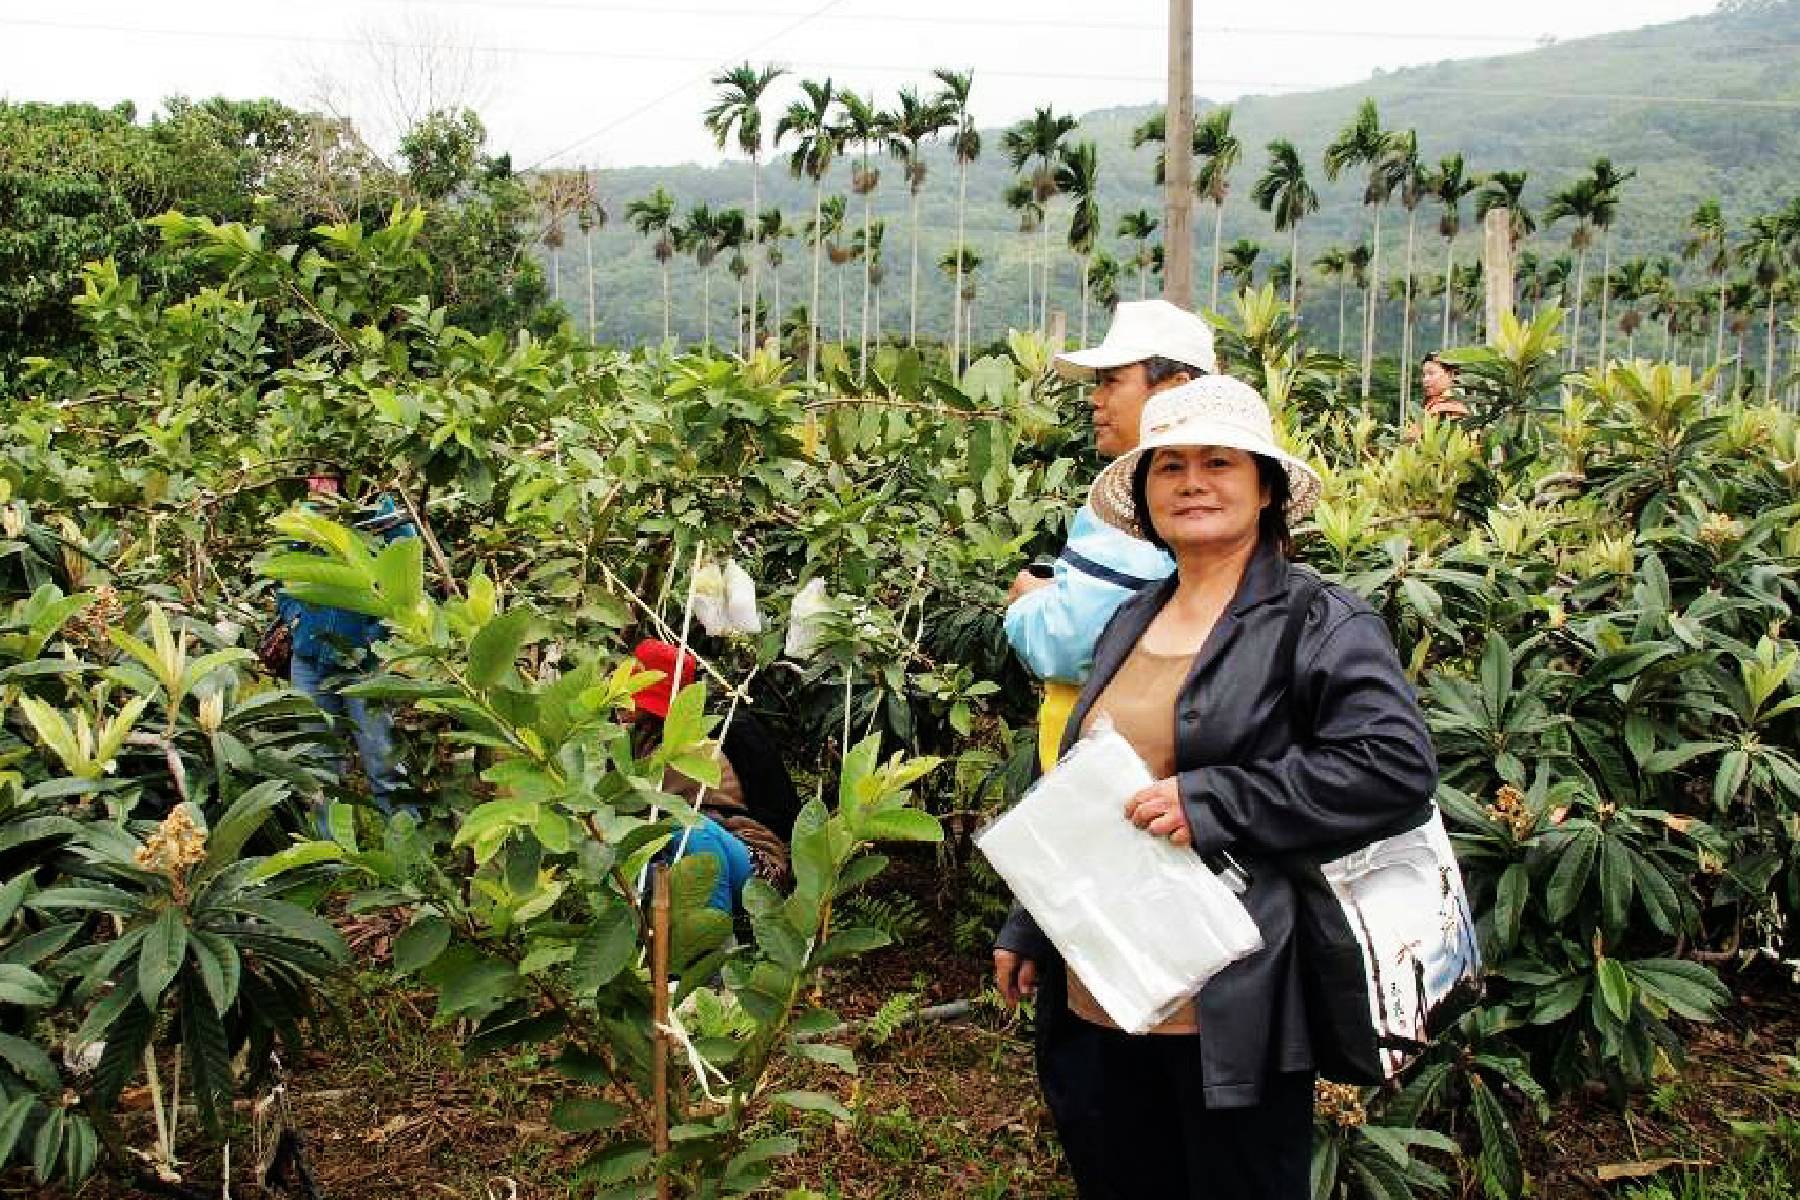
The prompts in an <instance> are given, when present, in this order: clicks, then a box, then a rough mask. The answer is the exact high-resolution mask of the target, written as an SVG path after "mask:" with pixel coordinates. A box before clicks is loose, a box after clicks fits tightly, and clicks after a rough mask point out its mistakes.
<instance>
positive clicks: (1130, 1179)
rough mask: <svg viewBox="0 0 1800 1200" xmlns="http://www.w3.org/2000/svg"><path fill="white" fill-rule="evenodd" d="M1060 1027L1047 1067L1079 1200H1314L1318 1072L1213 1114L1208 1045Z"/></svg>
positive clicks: (1269, 1083) (1288, 1079) (1274, 1084)
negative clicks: (1205, 1071)
mask: <svg viewBox="0 0 1800 1200" xmlns="http://www.w3.org/2000/svg"><path fill="white" fill-rule="evenodd" d="M1061 1019H1062V1021H1063V1022H1064V1025H1063V1027H1062V1028H1060V1029H1059V1030H1058V1036H1057V1038H1056V1040H1055V1042H1054V1043H1053V1044H1052V1045H1050V1046H1048V1047H1046V1050H1045V1054H1044V1056H1043V1058H1042V1060H1041V1062H1040V1070H1041V1072H1042V1075H1043V1085H1044V1092H1045V1096H1046V1098H1047V1099H1048V1100H1049V1102H1050V1109H1051V1112H1052V1115H1053V1116H1055V1118H1056V1125H1057V1134H1058V1136H1059V1137H1060V1138H1061V1139H1062V1142H1063V1147H1064V1150H1065V1152H1066V1153H1067V1155H1068V1159H1069V1166H1070V1169H1071V1171H1072V1172H1073V1173H1074V1176H1075V1183H1076V1186H1077V1187H1078V1188H1079V1189H1080V1192H1081V1196H1082V1200H1308V1197H1309V1195H1310V1193H1311V1168H1312V1132H1313V1128H1312V1119H1313V1077H1312V1073H1311V1072H1306V1071H1301V1072H1287V1073H1280V1072H1277V1073H1271V1074H1270V1075H1269V1077H1268V1078H1267V1079H1266V1080H1265V1081H1264V1084H1263V1100H1262V1103H1261V1104H1259V1105H1257V1106H1255V1107H1254V1108H1214V1109H1209V1108H1207V1107H1206V1101H1205V1098H1204V1093H1203V1092H1202V1087H1203V1084H1204V1082H1205V1080H1204V1079H1203V1077H1202V1075H1201V1062H1200V1039H1199V1037H1185V1036H1180V1035H1176V1036H1158V1035H1154V1034H1150V1035H1145V1036H1141V1037H1133V1036H1132V1035H1130V1034H1127V1033H1121V1032H1119V1031H1118V1030H1115V1029H1104V1028H1101V1027H1100V1026H1098V1025H1093V1024H1090V1023H1088V1022H1086V1021H1083V1020H1081V1019H1080V1018H1079V1017H1076V1016H1074V1015H1073V1014H1068V1015H1064V1016H1062V1018H1061Z"/></svg>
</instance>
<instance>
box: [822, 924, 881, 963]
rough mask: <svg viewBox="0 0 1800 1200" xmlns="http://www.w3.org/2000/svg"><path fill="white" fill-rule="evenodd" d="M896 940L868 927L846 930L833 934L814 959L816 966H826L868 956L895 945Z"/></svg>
mask: <svg viewBox="0 0 1800 1200" xmlns="http://www.w3.org/2000/svg"><path fill="white" fill-rule="evenodd" d="M893 941H894V939H893V938H891V937H889V936H888V935H887V934H886V933H885V932H883V931H882V930H879V929H874V928H869V927H867V926H865V927H862V928H858V929H844V930H840V931H838V932H837V933H834V934H832V935H831V936H830V937H829V938H827V939H826V941H825V944H824V946H822V947H820V949H819V953H818V955H817V956H816V957H815V958H814V960H813V961H814V963H815V965H818V966H824V965H825V964H826V963H832V962H836V961H837V960H839V959H842V958H853V957H855V956H856V955H859V954H867V953H869V952H870V951H872V950H879V949H881V948H882V947H883V946H889V945H892V944H893Z"/></svg>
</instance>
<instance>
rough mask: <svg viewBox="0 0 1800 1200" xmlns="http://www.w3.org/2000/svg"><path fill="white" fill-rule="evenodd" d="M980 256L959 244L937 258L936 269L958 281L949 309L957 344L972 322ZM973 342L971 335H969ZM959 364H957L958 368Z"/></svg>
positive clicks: (980, 261)
mask: <svg viewBox="0 0 1800 1200" xmlns="http://www.w3.org/2000/svg"><path fill="white" fill-rule="evenodd" d="M981 263H982V258H981V255H980V253H979V252H977V251H975V250H972V249H970V248H969V247H968V246H962V245H959V246H958V247H957V248H956V249H954V250H946V251H944V254H943V257H942V258H939V259H938V270H940V271H942V272H943V273H944V274H945V275H946V276H948V277H950V278H951V279H954V280H956V281H957V283H958V285H959V286H958V291H957V293H956V304H955V306H954V307H953V308H952V310H951V317H950V319H951V322H952V323H953V324H954V325H955V326H956V330H955V332H954V333H953V334H952V339H953V341H954V342H955V344H956V345H957V346H961V345H963V337H964V335H965V333H968V332H969V331H970V330H969V327H970V326H971V325H972V324H973V317H974V307H975V272H976V271H978V270H980V269H981ZM969 341H970V342H973V341H974V338H973V336H970V337H969ZM960 369H961V364H960V363H959V364H958V370H960Z"/></svg>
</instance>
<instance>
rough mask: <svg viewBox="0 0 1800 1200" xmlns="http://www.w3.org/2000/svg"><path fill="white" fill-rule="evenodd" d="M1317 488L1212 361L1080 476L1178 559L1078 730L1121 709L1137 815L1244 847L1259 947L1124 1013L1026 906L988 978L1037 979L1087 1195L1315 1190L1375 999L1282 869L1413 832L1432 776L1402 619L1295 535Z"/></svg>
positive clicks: (1194, 837)
mask: <svg viewBox="0 0 1800 1200" xmlns="http://www.w3.org/2000/svg"><path fill="white" fill-rule="evenodd" d="M1319 491H1320V479H1319V475H1318V473H1317V472H1316V471H1315V470H1313V468H1312V467H1311V466H1310V465H1309V464H1307V463H1306V462H1304V461H1302V460H1301V459H1299V458H1297V457H1296V456H1294V455H1292V454H1289V453H1288V452H1287V451H1285V450H1283V449H1282V448H1281V446H1280V444H1279V442H1278V441H1277V440H1276V438H1275V434H1274V424H1273V421H1272V419H1271V417H1270V413H1269V409H1268V406H1267V404H1265V403H1264V401H1263V398H1262V396H1261V395H1259V394H1258V393H1257V391H1256V390H1255V389H1254V388H1252V387H1250V386H1249V385H1248V384H1244V383H1240V382H1238V381H1237V380H1235V379H1230V378H1227V377H1225V376H1222V375H1212V376H1207V377H1205V378H1202V379H1198V380H1196V381H1194V382H1193V383H1190V384H1186V385H1184V386H1182V387H1179V388H1173V389H1170V390H1167V391H1164V392H1161V393H1159V394H1158V395H1156V396H1154V397H1152V398H1151V399H1150V401H1149V402H1148V403H1147V404H1145V405H1144V410H1143V428H1142V433H1141V436H1140V438H1139V440H1138V445H1137V448H1136V449H1134V450H1133V451H1131V452H1130V453H1128V454H1125V455H1123V456H1121V457H1120V458H1119V459H1118V460H1117V461H1116V462H1114V463H1112V464H1111V465H1109V466H1108V467H1107V468H1106V469H1105V470H1104V471H1102V472H1101V473H1100V477H1099V479H1098V480H1096V481H1095V483H1094V487H1093V491H1092V492H1091V493H1090V494H1089V497H1088V506H1089V509H1090V510H1091V511H1092V512H1093V513H1094V514H1095V515H1096V516H1097V517H1098V519H1099V520H1101V521H1103V522H1105V523H1106V524H1107V525H1108V526H1110V527H1111V528H1114V529H1116V530H1118V531H1120V532H1121V533H1125V534H1130V535H1133V536H1139V537H1145V538H1148V539H1149V540H1151V541H1152V542H1154V543H1155V544H1156V545H1157V546H1159V547H1161V548H1163V549H1165V550H1167V551H1169V552H1170V553H1171V554H1172V555H1173V556H1174V559H1175V562H1176V571H1175V574H1174V577H1172V578H1170V579H1167V580H1164V581H1163V582H1162V583H1160V584H1157V585H1156V586H1154V587H1149V588H1145V589H1144V590H1143V591H1141V592H1139V593H1137V594H1136V595H1135V596H1133V597H1132V598H1131V599H1129V600H1128V601H1126V603H1125V604H1124V605H1123V606H1121V607H1120V608H1119V610H1118V613H1117V615H1116V616H1115V617H1114V618H1113V620H1112V621H1111V622H1110V623H1109V624H1108V625H1107V627H1106V631H1105V633H1104V634H1102V635H1101V637H1100V640H1099V642H1098V643H1097V645H1096V646H1095V649H1094V663H1093V668H1092V673H1091V674H1090V676H1089V678H1088V681H1087V684H1086V685H1085V686H1084V687H1083V688H1082V691H1081V696H1080V698H1079V700H1078V701H1077V703H1076V706H1075V711H1074V713H1073V714H1072V715H1071V718H1070V720H1069V723H1068V727H1067V729H1066V730H1065V732H1064V735H1063V740H1064V745H1065V746H1068V745H1071V744H1073V743H1074V741H1075V740H1076V739H1077V738H1078V737H1080V736H1082V735H1084V734H1086V733H1088V732H1089V731H1090V730H1091V728H1092V727H1093V725H1094V723H1095V722H1096V721H1098V720H1099V719H1100V718H1101V717H1102V716H1105V717H1107V718H1108V719H1110V721H1111V722H1112V725H1113V727H1114V728H1115V729H1116V730H1117V731H1118V733H1119V735H1120V736H1122V737H1124V738H1125V739H1126V740H1127V741H1128V742H1130V743H1131V745H1132V748H1133V749H1135V750H1136V751H1137V753H1138V755H1139V756H1140V757H1141V758H1143V760H1144V762H1145V764H1146V765H1148V766H1149V768H1150V773H1151V776H1152V777H1153V778H1154V779H1155V780H1156V782H1155V783H1152V784H1151V785H1150V786H1148V787H1146V788H1144V789H1143V790H1141V791H1139V792H1138V793H1137V794H1136V795H1134V796H1132V797H1131V798H1130V799H1129V800H1128V801H1127V802H1126V804H1125V805H1124V808H1123V811H1122V814H1121V815H1122V817H1123V818H1124V819H1128V820H1130V821H1132V822H1133V823H1134V824H1135V825H1137V826H1138V828H1140V829H1141V830H1143V831H1144V836H1146V837H1158V838H1167V839H1168V840H1169V842H1170V843H1171V844H1172V845H1174V846H1178V847H1183V848H1187V849H1190V850H1191V851H1192V852H1193V853H1195V854H1198V855H1200V856H1202V857H1206V858H1211V857H1215V856H1220V855H1230V856H1232V857H1233V858H1234V859H1235V860H1236V861H1237V862H1239V863H1240V864H1241V865H1242V867H1243V869H1244V871H1245V873H1246V875H1247V881H1246V890H1245V892H1244V894H1243V897H1242V898H1243V902H1244V907H1245V908H1246V909H1248V910H1249V913H1250V916H1251V918H1252V919H1253V920H1254V921H1255V922H1256V925H1257V928H1258V930H1260V931H1261V934H1262V940H1263V947H1262V949H1260V950H1258V951H1256V952H1255V953H1253V954H1251V955H1250V956H1249V957H1247V958H1244V959H1241V960H1239V961H1237V962H1235V963H1232V964H1231V965H1230V966H1229V967H1227V968H1225V970H1223V971H1221V972H1220V973H1219V974H1218V975H1216V976H1214V977H1213V979H1212V980H1211V981H1210V982H1208V983H1207V984H1206V986H1205V987H1204V988H1202V989H1201V990H1200V991H1199V992H1198V993H1197V994H1196V995H1195V996H1194V997H1193V998H1192V999H1191V1001H1190V1002H1189V1003H1187V1004H1185V1005H1183V1006H1182V1007H1181V1008H1180V1009H1178V1010H1177V1011H1176V1012H1175V1013H1174V1014H1173V1015H1172V1016H1171V1017H1170V1018H1169V1019H1168V1020H1166V1021H1165V1022H1164V1023H1163V1024H1162V1025H1160V1026H1158V1027H1157V1028H1155V1029H1153V1030H1151V1031H1150V1032H1148V1033H1144V1034H1130V1033H1126V1032H1124V1031H1123V1030H1121V1029H1119V1028H1118V1027H1117V1026H1115V1025H1114V1024H1113V1023H1112V1022H1111V1021H1110V1020H1109V1019H1108V1018H1107V1016H1106V1013H1105V1011H1104V1010H1103V1009H1102V1008H1101V1007H1100V1006H1099V1005H1098V1004H1097V1003H1096V1002H1095V1000H1094V992H1093V991H1092V990H1091V989H1092V988H1093V987H1094V986H1095V985H1097V984H1098V983H1099V982H1100V981H1099V980H1094V979H1089V980H1083V979H1082V978H1081V977H1080V976H1079V975H1077V974H1075V973H1073V972H1071V971H1069V970H1068V969H1067V968H1066V966H1065V965H1064V963H1063V961H1062V958H1061V956H1060V955H1058V954H1057V953H1056V949H1055V947H1054V946H1052V945H1051V944H1050V943H1049V941H1048V940H1047V939H1046V938H1045V937H1044V935H1043V933H1042V932H1041V931H1040V930H1039V929H1038V927H1037V925H1036V923H1035V922H1034V921H1033V920H1032V918H1031V915H1030V914H1029V913H1028V912H1026V911H1025V910H1024V909H1022V908H1016V907H1015V909H1014V911H1013V913H1012V915H1011V916H1010V917H1009V918H1008V920H1007V922H1006V926H1005V927H1004V928H1003V929H1002V930H1001V932H1000V935H999V937H998V938H997V939H996V947H997V948H996V949H995V952H994V965H995V977H996V978H995V982H996V984H997V985H998V987H999V990H1000V993H1001V995H1002V996H1003V997H1004V998H1005V999H1006V1001H1007V1002H1008V1003H1016V1002H1017V1001H1018V998H1019V996H1020V994H1021V993H1022V992H1026V991H1031V990H1034V989H1035V991H1036V992H1037V995H1038V1002H1037V1065H1038V1076H1039V1079H1040V1080H1041V1082H1042V1084H1043V1088H1044V1092H1045V1095H1046V1097H1053V1098H1057V1101H1058V1103H1053V1105H1052V1112H1053V1113H1055V1115H1056V1117H1057V1132H1058V1133H1059V1135H1061V1136H1062V1137H1063V1139H1064V1142H1065V1145H1066V1146H1068V1148H1069V1151H1070V1153H1069V1159H1070V1165H1071V1167H1072V1168H1073V1170H1074V1175H1075V1180H1076V1184H1077V1186H1078V1187H1079V1189H1080V1194H1081V1196H1082V1197H1083V1200H1096V1198H1101V1200H1149V1198H1151V1197H1154V1198H1155V1200H1308V1197H1310V1196H1311V1195H1312V1194H1313V1191H1312V1181H1311V1176H1310V1169H1311V1165H1312V1135H1313V1076H1314V1071H1315V1067H1316V1066H1317V1065H1318V1064H1319V1063H1320V1062H1321V1061H1329V1058H1328V1057H1327V1056H1328V1055H1329V1053H1330V1052H1331V1050H1332V1048H1333V1044H1332V1042H1331V1041H1330V1040H1329V1039H1331V1038H1332V1036H1333V1031H1334V1030H1335V1029H1337V1028H1339V1027H1340V1025H1341V1020H1342V1016H1343V1014H1346V1013H1349V1014H1360V1015H1361V1017H1362V1019H1367V1011H1368V1007H1367V1006H1368V997H1367V995H1366V994H1365V993H1363V992H1362V991H1361V990H1360V988H1359V989H1358V990H1356V991H1354V992H1348V991H1344V990H1343V989H1341V988H1335V989H1334V988H1329V987H1321V986H1319V980H1320V979H1321V978H1323V977H1325V976H1326V975H1327V972H1326V971H1325V970H1324V969H1323V968H1325V967H1326V966H1327V965H1328V964H1327V963H1325V962H1324V961H1323V960H1313V959H1312V958H1311V955H1312V954H1313V953H1329V951H1330V950H1331V949H1335V947H1327V948H1325V949H1323V950H1321V949H1319V948H1318V944H1317V943H1316V942H1314V941H1312V940H1309V939H1308V938H1306V937H1305V935H1304V932H1303V930H1304V924H1303V922H1304V918H1305V915H1306V909H1305V908H1304V907H1303V900H1302V895H1301V891H1300V886H1301V885H1300V884H1299V883H1298V882H1297V878H1296V877H1292V876H1290V875H1289V874H1287V873H1286V872H1285V871H1284V870H1283V869H1282V864H1283V862H1284V861H1288V860H1291V859H1301V860H1304V861H1308V862H1317V861H1319V860H1321V859H1323V858H1326V857H1329V856H1330V854H1331V853H1332V852H1333V850H1332V848H1333V847H1339V846H1346V845H1366V844H1368V843H1369V842H1370V841H1371V840H1373V839H1374V838H1377V837H1379V836H1381V835H1382V834H1383V833H1384V832H1389V831H1392V830H1393V829H1396V828H1409V827H1411V825H1413V824H1416V823H1417V822H1418V820H1419V819H1420V817H1421V816H1422V815H1423V814H1425V813H1428V812H1429V811H1430V804H1431V797H1432V794H1433V792H1434V791H1435V790H1436V786H1437V760H1436V757H1435V755H1434V754H1433V752H1432V746H1431V736H1430V734H1429V733H1428V732H1427V730H1426V725H1425V718H1424V715H1423V713H1421V712H1420V710H1419V703H1418V700H1417V698H1416V697H1415V696H1414V694H1413V689H1412V685H1411V684H1410V683H1408V682H1407V679H1406V673H1405V672H1404V671H1403V670H1402V669H1401V666H1400V659H1399V655H1398V654H1397V653H1395V650H1394V643H1393V641H1392V639H1391V638H1390V636H1389V634H1388V630H1387V626H1386V625H1385V624H1384V623H1383V622H1382V620H1381V618H1380V617H1379V616H1378V615H1377V614H1376V613H1375V612H1373V611H1372V610H1371V609H1370V608H1369V606H1368V605H1367V604H1365V603H1364V602H1363V601H1362V599H1361V598H1360V597H1358V596H1357V595H1356V594H1355V593H1354V592H1351V591H1349V590H1348V589H1346V588H1343V587H1341V586H1339V585H1337V584H1332V583H1326V582H1325V581H1323V580H1322V579H1320V578H1319V577H1318V576H1317V575H1316V574H1314V573H1312V572H1310V571H1308V570H1306V569H1304V568H1302V567H1299V566H1297V565H1294V564H1292V563H1291V562H1290V559H1291V557H1292V554H1293V540H1292V537H1291V535H1290V533H1289V530H1290V528H1291V527H1292V526H1293V525H1294V524H1297V523H1298V522H1300V521H1301V520H1303V519H1304V518H1305V517H1306V515H1307V513H1308V512H1309V511H1310V510H1311V508H1312V506H1313V504H1314V503H1315V502H1316V501H1317V500H1318V497H1319ZM1128 882H1129V881H1121V883H1128ZM1169 919H1170V920H1180V919H1181V914H1180V913H1179V912H1171V913H1170V914H1169ZM1334 1018H1337V1019H1334ZM1071 1111H1072V1112H1074V1113H1075V1115H1076V1117H1077V1118H1078V1122H1079V1123H1078V1124H1076V1125H1074V1126H1073V1127H1072V1129H1071V1128H1070V1127H1066V1126H1065V1121H1064V1114H1065V1113H1067V1112H1071ZM1071 1132H1073V1134H1074V1135H1075V1138H1076V1140H1075V1142H1074V1144H1070V1136H1071Z"/></svg>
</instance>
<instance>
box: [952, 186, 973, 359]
mask: <svg viewBox="0 0 1800 1200" xmlns="http://www.w3.org/2000/svg"><path fill="white" fill-rule="evenodd" d="M958 158H959V161H958V163H957V166H956V283H955V284H954V285H953V286H954V287H955V290H954V291H952V292H951V293H950V369H951V370H952V371H953V372H955V374H956V377H957V378H958V379H960V378H962V353H963V340H962V331H963V315H962V313H963V298H962V284H963V259H962V248H963V209H964V207H965V206H966V205H967V204H968V198H969V164H968V163H967V162H964V161H960V158H961V155H960V153H959V155H958Z"/></svg>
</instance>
